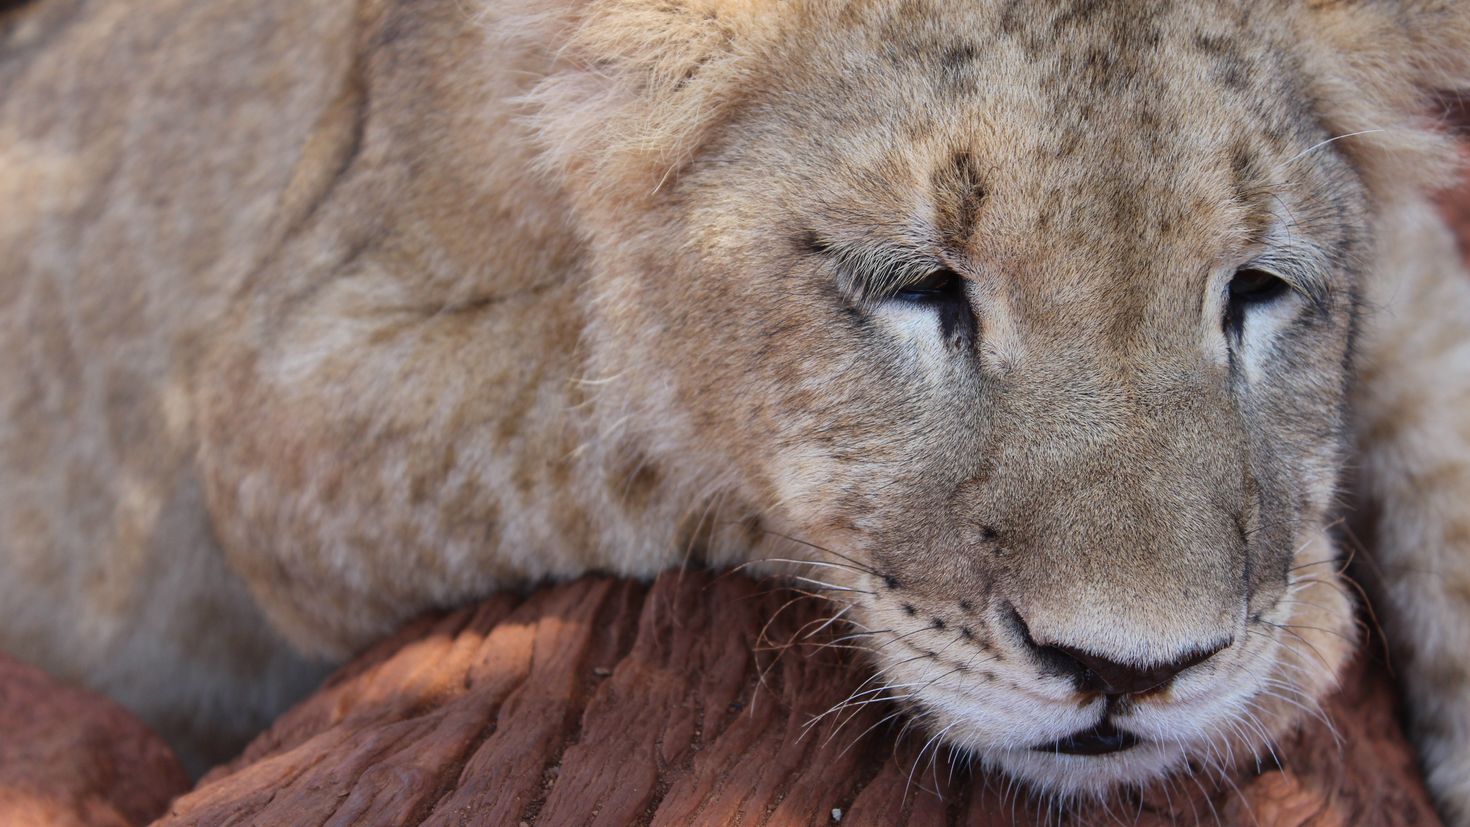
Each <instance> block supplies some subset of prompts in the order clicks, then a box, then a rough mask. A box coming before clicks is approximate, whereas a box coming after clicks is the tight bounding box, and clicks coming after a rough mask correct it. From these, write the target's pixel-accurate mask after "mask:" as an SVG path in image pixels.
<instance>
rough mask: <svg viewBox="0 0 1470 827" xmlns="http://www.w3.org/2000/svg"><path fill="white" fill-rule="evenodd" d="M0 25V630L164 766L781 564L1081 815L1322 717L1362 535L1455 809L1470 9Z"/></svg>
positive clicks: (1084, 2)
mask: <svg viewBox="0 0 1470 827" xmlns="http://www.w3.org/2000/svg"><path fill="white" fill-rule="evenodd" d="M10 6H11V7H10V10H9V11H6V12H3V13H0V90H3V93H0V354H3V356H0V405H3V411H4V413H3V417H0V617H3V618H4V624H3V626H0V646H3V647H4V648H5V649H7V650H9V651H11V652H14V653H15V654H17V655H19V656H21V657H24V658H27V659H30V660H32V661H35V662H37V663H39V664H41V665H43V666H45V667H47V668H49V669H51V670H53V671H55V672H56V673H58V674H60V675H63V676H66V677H69V678H71V679H73V680H77V681H80V682H84V683H88V684H91V685H93V686H97V687H100V688H102V689H104V690H106V691H108V692H110V693H112V694H113V695H114V696H115V697H117V698H118V699H120V700H122V701H123V702H125V703H127V704H129V705H131V706H132V708H134V709H135V710H137V711H139V712H140V713H142V714H143V715H144V716H145V717H146V718H148V719H149V720H151V721H152V722H154V723H155V724H156V725H158V726H160V727H162V728H163V729H164V731H165V732H167V733H168V734H169V735H170V736H171V737H173V738H174V739H175V741H176V743H180V744H182V745H184V746H185V747H187V748H189V749H190V750H192V753H191V754H193V755H195V756H196V757H197V758H199V759H200V760H203V758H204V757H206V756H208V755H211V754H213V755H218V754H219V753H218V750H219V749H221V748H224V747H225V746H227V745H229V744H231V743H237V742H238V739H240V738H242V737H244V736H246V735H248V734H249V733H250V732H251V731H253V730H254V729H256V728H258V727H260V726H261V725H263V724H264V723H265V722H266V721H267V720H269V718H270V716H271V715H272V714H274V713H275V712H276V711H278V710H279V709H281V708H282V706H283V705H284V704H286V703H288V702H289V701H290V700H291V699H292V698H294V697H296V696H297V695H299V694H300V693H301V692H303V691H305V690H306V689H307V688H308V687H310V686H311V685H312V683H313V681H314V680H316V679H317V677H318V676H319V675H320V674H321V670H322V669H323V668H324V667H323V666H322V663H324V662H330V661H333V660H339V659H341V658H343V657H345V656H347V655H348V654H350V653H351V652H353V651H354V650H355V649H357V648H358V647H361V646H363V645H364V644H366V643H367V642H369V641H371V640H373V639H374V638H375V637H377V636H380V635H382V634H384V633H385V632H387V631H389V630H391V629H392V628H393V627H394V626H395V624H398V623H399V622H401V621H402V620H404V619H405V618H407V617H409V616H411V615H413V614H415V613H417V612H420V611H422V610H424V609H426V608H429V607H435V606H445V605H451V604H455V603H460V602H463V601H467V600H471V599H473V598H475V597H477V596H480V595H484V594H486V593H488V592H490V591H492V590H495V589H498V588H503V587H506V586H510V585H516V584H523V583H528V582H534V581H538V580H545V579H548V578H566V577H572V576H575V575H577V574H579V573H582V572H585V571H588V570H592V569H605V570H613V571H616V572H620V573H623V574H626V575H632V576H650V575H652V574H654V573H655V572H657V571H659V570H660V569H663V568H665V567H668V566H673V565H678V564H679V563H680V562H681V561H683V560H684V559H685V556H686V552H689V551H691V550H692V551H693V552H695V553H696V554H697V555H698V556H699V557H700V558H701V559H703V560H705V561H707V562H709V563H711V564H725V563H731V562H736V561H744V560H763V559H765V558H771V557H791V556H793V555H795V554H804V555H806V556H807V557H808V558H809V559H812V560H813V561H814V564H813V567H812V568H811V569H810V571H809V573H811V575H812V577H814V578H816V579H820V580H822V581H825V582H828V583H830V584H832V585H834V586H837V587H840V588H843V589H849V590H850V591H841V592H838V594H842V595H846V596H848V598H849V604H850V605H849V607H848V609H847V614H846V616H847V617H849V618H851V619H852V620H854V621H855V622H857V623H859V624H861V625H862V627H864V628H866V629H868V630H871V631H872V632H873V634H872V635H871V636H870V637H869V638H868V639H869V640H871V641H872V643H873V648H874V650H875V653H874V662H875V664H876V666H877V668H878V669H880V670H881V672H882V675H883V676H884V679H885V680H886V681H887V683H886V684H883V685H884V686H888V687H893V688H894V689H893V692H894V694H895V696H897V695H907V696H910V697H908V699H907V700H906V703H907V705H908V706H909V707H911V709H912V710H913V712H914V714H916V715H920V716H922V717H923V720H924V721H925V723H926V724H927V725H928V726H931V727H933V730H934V732H936V733H942V734H943V737H944V738H946V739H948V740H949V741H950V742H952V743H953V744H955V745H956V746H959V747H962V748H964V749H967V750H970V751H972V752H973V753H974V754H975V755H976V756H978V757H979V758H980V759H982V760H983V762H985V763H986V764H988V765H990V766H992V767H995V768H998V769H1000V770H1002V771H1004V772H1007V773H1010V774H1012V775H1014V776H1017V777H1020V778H1022V779H1025V780H1027V781H1029V782H1031V783H1033V784H1034V785H1036V786H1037V787H1039V788H1040V789H1041V790H1043V791H1049V792H1053V793H1057V794H1074V793H1076V794H1091V793H1102V792H1105V791H1107V790H1109V789H1111V788H1113V787H1115V786H1116V785H1119V784H1133V783H1139V782H1143V781H1146V780H1148V779H1149V778H1153V777H1156V776H1159V775H1162V774H1165V773H1168V772H1170V771H1172V770H1174V769H1176V768H1179V767H1181V766H1183V765H1184V763H1185V762H1186V761H1187V760H1188V759H1189V758H1191V757H1196V758H1201V759H1203V760H1209V758H1210V756H1220V755H1225V754H1232V755H1237V756H1243V755H1247V754H1251V753H1254V752H1256V751H1258V750H1260V749H1262V747H1263V743H1264V741H1265V739H1266V738H1267V737H1269V736H1271V735H1272V734H1274V733H1279V732H1281V731H1282V730H1283V728H1285V727H1287V726H1289V725H1291V723H1292V722H1293V721H1294V720H1296V719H1297V718H1298V717H1299V716H1300V715H1302V714H1304V713H1305V712H1307V711H1310V710H1311V709H1312V708H1313V707H1314V706H1315V704H1316V702H1317V700H1318V699H1319V698H1320V697H1321V696H1322V694H1323V693H1325V692H1328V691H1330V690H1331V688H1332V687H1333V685H1334V682H1335V680H1336V674H1337V670H1338V668H1339V667H1340V666H1341V664H1342V663H1343V661H1344V660H1345V659H1346V658H1347V657H1348V656H1349V655H1350V654H1351V652H1352V651H1353V650H1354V647H1355V640H1354V637H1355V633H1354V623H1353V616H1354V606H1353V601H1352V600H1351V599H1350V596H1349V595H1350V590H1349V588H1348V587H1347V585H1346V582H1345V581H1344V580H1343V579H1342V576H1341V570H1342V562H1343V560H1344V559H1345V557H1346V554H1345V551H1344V548H1343V543H1342V538H1343V537H1345V536H1347V533H1346V531H1345V525H1346V524H1345V523H1344V519H1345V518H1353V519H1354V520H1355V521H1357V522H1361V523H1362V524H1363V525H1368V524H1369V521H1361V520H1358V519H1357V518H1359V517H1362V516H1363V515H1366V514H1371V515H1373V520H1372V521H1371V526H1372V527H1373V536H1372V537H1371V543H1370V546H1371V548H1373V549H1374V550H1375V554H1376V559H1375V561H1374V563H1373V567H1374V568H1375V569H1376V570H1378V571H1381V573H1382V578H1381V579H1382V589H1381V591H1382V594H1381V599H1382V609H1383V610H1384V613H1385V614H1386V615H1387V620H1386V622H1385V624H1386V626H1387V627H1388V630H1389V632H1390V634H1391V636H1392V638H1393V642H1394V644H1395V646H1396V647H1397V652H1396V658H1397V664H1398V669H1399V673H1400V674H1401V675H1402V677H1403V678H1404V683H1405V686H1406V689H1407V691H1408V695H1409V699H1410V701H1411V702H1412V717H1413V723H1414V726H1415V731H1416V733H1417V737H1418V743H1419V746H1420V748H1421V749H1422V751H1423V756H1424V761H1425V769H1426V771H1427V773H1428V777H1429V780H1430V783H1431V785H1432V787H1433V789H1434V792H1435V794H1436V795H1437V796H1438V800H1439V803H1440V805H1441V807H1442V808H1443V812H1444V813H1445V814H1446V815H1447V816H1448V817H1449V818H1450V820H1451V821H1453V822H1454V823H1456V824H1470V279H1467V277H1466V276H1465V274H1464V273H1463V272H1462V270H1461V266H1460V264H1459V259H1458V258H1457V256H1456V251H1455V248H1454V244H1453V242H1452V239H1451V237H1450V234H1449V233H1448V231H1447V230H1446V228H1445V227H1444V226H1443V225H1442V222H1441V221H1440V219H1439V218H1438V217H1437V216H1436V213H1435V212H1434V210H1433V209H1432V208H1431V203H1430V194H1431V193H1432V192H1433V191H1434V190H1435V189H1436V188H1437V187H1438V186H1440V185H1441V184H1443V183H1444V182H1446V181H1448V180H1450V176H1451V167H1452V159H1453V157H1454V156H1453V152H1452V147H1451V145H1450V141H1449V140H1448V138H1447V137H1446V135H1445V134H1444V132H1443V130H1441V129H1440V128H1438V124H1437V123H1436V122H1435V117H1434V116H1435V112H1436V111H1437V110H1436V100H1437V98H1436V95H1438V94H1440V93H1443V92H1463V91H1470V4H1467V3H1464V2H1460V1H1459V0H1381V1H1380V2H1367V1H1366V0H1363V1H1362V2H1353V1H1352V0H1341V1H1340V2H1329V0H1318V2H1310V3H1275V2H1265V0H1231V1H1230V2H1204V0H1199V2H1169V0H1162V1H1161V2H1147V3H1144V2H1132V1H1131V0H1130V1H1129V2H1123V0H1116V1H1112V2H1110V1H1108V0H1078V1H1077V2H1070V1H1069V2H1043V1H1042V0H1035V2H1026V1H1025V0H1008V1H1007V2H1001V0H994V1H993V2H989V1H987V0H976V2H966V3H946V2H940V1H939V0H931V1H930V2H903V3H900V2H889V1H888V0H859V1H857V2H838V1H837V0H576V1H575V2H574V0H496V1H495V2H491V1H490V0H420V2H414V3H407V2H402V1H401V0H360V2H358V3H355V4H342V3H330V2H325V0H311V2H302V0H252V1H251V2H245V0H219V1H218V2H214V3H204V4H201V3H188V2H183V0H140V2H135V3H128V4H116V3H113V4H107V3H91V4H83V3H79V2H74V1H73V0H39V1H38V2H30V3H24V4H20V5H19V6H16V5H15V4H10ZM1344 469H1352V470H1353V471H1354V474H1355V476H1356V478H1357V480H1358V483H1357V484H1356V485H1354V486H1352V487H1351V488H1348V487H1345V486H1344V485H1343V476H1344ZM783 535H784V536H789V537H794V538H797V539H798V540H800V543H792V542H789V541H787V540H784V539H782V536H783ZM807 544H810V545H807ZM878 630H883V631H881V632H880V631H878ZM889 643H892V644H893V645H888V644H889ZM898 687H907V688H906V689H902V690H900V689H898ZM210 750H215V752H213V753H211V752H210Z"/></svg>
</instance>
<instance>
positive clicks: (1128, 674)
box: [1047, 643, 1229, 695]
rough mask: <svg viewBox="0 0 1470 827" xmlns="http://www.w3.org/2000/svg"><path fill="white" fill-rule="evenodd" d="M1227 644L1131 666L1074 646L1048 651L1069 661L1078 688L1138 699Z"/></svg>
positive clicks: (1053, 647)
mask: <svg viewBox="0 0 1470 827" xmlns="http://www.w3.org/2000/svg"><path fill="white" fill-rule="evenodd" d="M1228 645H1229V644H1228V643H1220V644H1211V645H1210V647H1209V648H1207V649H1202V650H1196V651H1194V652H1190V653H1188V654H1186V655H1185V656H1184V657H1181V658H1177V659H1175V660H1173V661H1170V662H1168V663H1158V664H1150V665H1148V666H1132V665H1129V664H1126V663H1117V662H1115V661H1111V660H1108V659H1107V658H1104V657H1099V656H1097V655H1094V654H1092V653H1091V652H1087V651H1085V650H1082V649H1078V648H1076V647H1073V646H1051V647H1047V648H1050V649H1053V650H1055V651H1056V652H1057V654H1058V655H1060V656H1061V658H1065V659H1067V660H1070V661H1072V663H1071V668H1072V672H1073V674H1074V675H1076V678H1077V683H1078V688H1080V689H1082V690H1083V691H1087V692H1101V693H1102V694H1104V695H1137V694H1139V693H1141V692H1147V691H1149V690H1150V689H1157V688H1159V687H1160V686H1163V685H1164V684H1166V683H1168V682H1169V681H1170V680H1171V679H1172V678H1173V677H1174V676H1175V675H1177V674H1179V673H1180V672H1183V671H1184V670H1186V669H1188V668H1189V667H1191V666H1194V665H1195V664H1197V663H1200V662H1201V661H1203V660H1205V659H1206V658H1209V657H1210V656H1211V655H1213V654H1215V653H1216V652H1218V651H1220V650H1221V649H1224V648H1225V647H1226V646H1228Z"/></svg>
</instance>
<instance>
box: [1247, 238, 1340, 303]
mask: <svg viewBox="0 0 1470 827" xmlns="http://www.w3.org/2000/svg"><path fill="white" fill-rule="evenodd" d="M1314 253H1315V251H1305V250H1272V251H1269V252H1267V253H1264V254H1262V255H1260V256H1257V257H1256V258H1254V259H1252V260H1250V261H1248V262H1246V263H1244V264H1242V265H1240V266H1239V267H1237V268H1236V269H1235V272H1240V271H1241V270H1260V271H1262V272H1265V273H1270V274H1271V275H1273V276H1275V277H1276V278H1279V279H1281V280H1282V281H1283V282H1285V283H1286V286H1287V287H1290V288H1291V291H1292V292H1293V293H1295V294H1297V295H1299V296H1301V297H1302V298H1304V299H1306V300H1307V301H1308V302H1310V303H1311V304H1312V306H1313V307H1314V308H1316V309H1317V310H1318V311H1322V310H1325V309H1326V308H1327V306H1328V304H1329V301H1330V299H1331V297H1332V280H1331V278H1329V276H1328V274H1329V272H1330V271H1329V270H1328V269H1327V268H1326V267H1324V266H1323V262H1322V261H1321V258H1320V257H1319V256H1318V255H1315V254H1314Z"/></svg>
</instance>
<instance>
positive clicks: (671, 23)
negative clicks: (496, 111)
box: [522, 0, 783, 204]
mask: <svg viewBox="0 0 1470 827" xmlns="http://www.w3.org/2000/svg"><path fill="white" fill-rule="evenodd" d="M533 2H534V0H533ZM542 4H543V5H550V6H555V7H560V8H559V10H558V11H557V12H554V13H552V14H542V15H539V16H536V18H535V21H536V23H535V25H536V27H537V28H539V29H540V33H539V34H538V35H536V36H538V37H541V38H543V42H547V41H546V40H545V39H546V38H549V42H553V43H555V44H557V51H556V61H555V64H554V65H553V66H552V67H551V71H550V73H549V74H548V75H547V76H546V77H545V78H544V79H543V80H542V81H541V82H540V83H539V84H538V85H537V86H536V87H535V89H534V90H533V91H532V92H531V93H530V94H529V95H527V96H525V97H524V98H523V99H522V102H523V103H524V104H525V105H526V106H527V107H528V116H529V120H530V123H531V124H532V126H533V127H534V129H535V132H536V136H537V138H538V140H539V141H540V142H541V144H542V146H543V150H544V154H543V159H544V161H545V163H546V166H547V167H548V168H550V169H551V170H553V171H555V172H558V173H561V174H562V175H564V176H565V178H566V180H567V182H568V185H569V187H570V188H571V189H572V190H573V194H574V195H576V196H579V197H588V196H590V197H594V198H597V199H599V200H612V201H614V202H617V203H623V204H626V203H627V200H628V199H637V198H641V197H644V196H646V195H648V194H649V192H651V191H652V190H654V189H656V188H657V187H658V186H659V184H660V182H661V181H663V180H665V179H666V178H667V177H668V176H669V175H672V174H676V173H677V171H678V168H679V167H680V166H681V165H682V164H683V162H684V161H686V160H687V159H688V158H689V157H690V155H691V154H692V153H693V152H694V150H695V149H697V147H698V146H699V143H700V141H701V139H702V138H703V137H704V136H705V135H707V134H708V133H709V130H710V128H711V127H712V125H714V124H715V123H718V121H719V120H720V118H721V117H722V115H723V113H725V112H726V111H728V106H729V105H730V104H731V103H732V102H733V101H735V100H736V99H738V98H739V96H740V95H741V94H742V92H743V91H745V90H746V88H747V84H748V83H749V78H750V77H751V76H752V73H750V72H748V71H747V68H748V67H749V65H750V63H749V62H748V61H749V60H751V59H752V58H753V57H754V56H755V55H756V54H758V53H759V51H760V50H761V48H762V45H763V44H764V43H766V42H768V38H769V37H770V36H772V35H773V34H774V26H775V20H774V18H775V17H776V15H777V13H778V12H779V10H780V8H781V7H782V6H783V3H782V2H781V1H780V0H591V2H584V3H568V2H566V0H543V3H542Z"/></svg>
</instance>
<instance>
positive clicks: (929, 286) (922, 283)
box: [893, 270, 964, 304]
mask: <svg viewBox="0 0 1470 827" xmlns="http://www.w3.org/2000/svg"><path fill="white" fill-rule="evenodd" d="M893 297H894V298H895V299H899V300H901V301H906V302H915V303H919V304H933V303H938V302H948V301H959V300H963V299H964V288H963V286H962V285H961V283H960V277H959V276H958V275H957V274H956V273H955V272H954V271H953V270H935V271H934V272H932V273H930V274H929V275H927V276H925V277H924V278H923V279H921V280H919V281H916V282H914V283H912V284H909V285H906V286H905V287H904V288H903V289H901V290H899V291H898V292H897V293H894V294H893Z"/></svg>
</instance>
